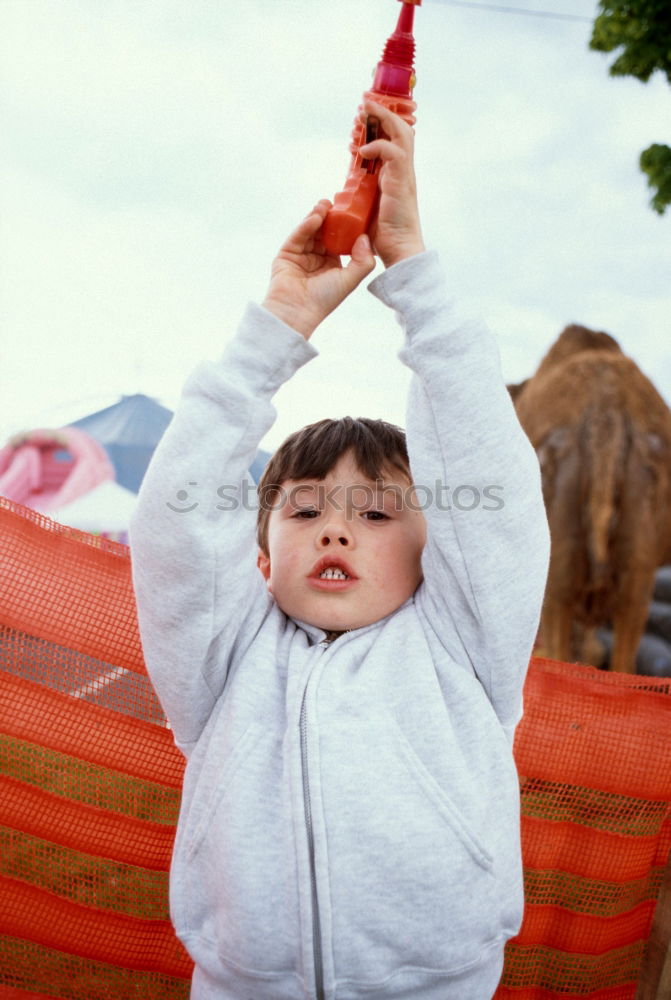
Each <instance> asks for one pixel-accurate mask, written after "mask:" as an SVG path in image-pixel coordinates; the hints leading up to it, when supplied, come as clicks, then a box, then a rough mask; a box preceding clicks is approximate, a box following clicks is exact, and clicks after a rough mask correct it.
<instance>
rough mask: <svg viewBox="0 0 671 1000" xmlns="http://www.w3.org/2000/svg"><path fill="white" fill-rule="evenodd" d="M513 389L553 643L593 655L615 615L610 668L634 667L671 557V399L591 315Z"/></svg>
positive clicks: (548, 641) (547, 640) (567, 654)
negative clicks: (592, 645)
mask: <svg viewBox="0 0 671 1000" xmlns="http://www.w3.org/2000/svg"><path fill="white" fill-rule="evenodd" d="M510 390H511V395H512V397H513V400H514V403H515V408H516V410H517V413H518V416H519V418H520V421H521V423H522V426H523V427H524V429H525V431H526V433H527V435H528V436H529V438H530V440H531V443H532V444H533V446H534V448H535V449H536V452H537V454H538V457H539V460H540V464H541V472H542V477H543V493H544V497H545V505H546V508H547V514H548V520H549V523H550V533H551V537H552V551H551V557H550V571H549V575H548V582H547V588H546V592H545V601H544V605H543V614H542V618H541V642H542V645H543V647H544V650H545V651H546V652H547V655H548V656H550V657H552V658H555V659H560V660H565V661H568V660H574V659H576V660H582V661H583V662H589V655H588V654H587V652H586V651H587V649H588V648H589V647H588V645H587V644H588V643H589V641H590V637H591V634H592V631H593V629H594V628H595V627H596V626H599V625H606V624H610V625H611V626H612V628H613V633H614V648H613V655H612V658H611V669H612V670H620V671H625V672H629V673H634V672H635V669H636V666H635V664H636V649H637V646H638V643H639V640H640V637H641V634H642V632H643V630H644V627H645V622H646V618H647V614H648V606H649V603H650V599H651V596H652V588H653V582H654V574H655V570H656V568H657V567H658V566H660V565H662V564H663V563H665V562H670V561H671V410H670V409H669V407H668V406H667V404H666V403H665V402H664V400H663V399H662V397H661V396H660V395H659V393H658V392H657V390H656V389H655V387H654V386H653V385H652V383H651V382H650V381H649V379H647V378H646V376H645V375H643V373H642V372H641V371H640V369H639V368H638V367H637V365H636V364H635V363H634V362H633V361H632V360H631V359H630V358H628V357H627V356H626V355H625V354H624V353H623V352H622V351H621V349H620V347H619V345H618V344H617V341H615V340H614V339H613V338H612V337H611V336H609V335H608V334H607V333H598V332H596V331H594V330H589V329H587V328H586V327H583V326H569V327H567V328H566V329H565V330H564V331H563V333H562V334H560V336H559V338H558V339H557V340H556V341H555V343H554V344H553V346H552V347H551V348H550V350H549V351H548V353H547V354H546V356H545V357H544V358H543V360H542V361H541V364H540V365H539V368H538V370H537V372H536V373H535V374H534V375H533V376H532V377H531V378H529V379H527V380H526V382H523V383H521V384H520V385H519V386H511V387H510Z"/></svg>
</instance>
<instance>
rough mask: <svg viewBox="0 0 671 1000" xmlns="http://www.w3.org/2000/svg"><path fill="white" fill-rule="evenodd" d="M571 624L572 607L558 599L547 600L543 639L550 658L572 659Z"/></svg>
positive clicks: (542, 619) (542, 623) (542, 630)
mask: <svg viewBox="0 0 671 1000" xmlns="http://www.w3.org/2000/svg"><path fill="white" fill-rule="evenodd" d="M571 624H572V616H571V611H570V608H568V607H567V606H566V605H565V604H560V603H559V602H558V601H546V603H545V607H544V608H543V615H542V618H541V640H542V646H543V649H544V650H545V653H546V656H547V657H548V658H549V659H551V660H562V661H563V662H564V663H568V662H570V660H571V659H572V652H573V651H572V648H571Z"/></svg>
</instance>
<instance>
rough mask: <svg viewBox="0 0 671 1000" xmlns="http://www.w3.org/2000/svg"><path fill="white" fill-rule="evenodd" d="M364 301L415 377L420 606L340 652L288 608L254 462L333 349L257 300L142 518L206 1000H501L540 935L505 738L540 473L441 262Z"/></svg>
mask: <svg viewBox="0 0 671 1000" xmlns="http://www.w3.org/2000/svg"><path fill="white" fill-rule="evenodd" d="M369 287H370V289H371V291H372V292H373V293H374V294H375V295H376V296H377V297H378V298H379V299H380V300H381V301H382V302H384V303H385V304H387V305H389V306H390V307H392V308H393V309H394V310H395V311H396V312H397V315H398V317H399V319H400V322H401V323H402V325H403V327H404V329H405V333H406V343H405V346H404V348H403V350H402V351H401V355H400V356H401V359H402V361H403V362H404V363H405V364H406V365H408V366H409V367H410V368H411V369H412V371H413V373H414V376H413V379H412V384H411V390H410V399H409V405H408V427H407V434H408V447H409V452H410V458H411V466H412V471H413V476H414V480H415V483H416V484H418V485H421V486H423V487H425V489H424V490H423V491H421V492H420V496H421V497H422V498H423V499H424V500H425V501H426V504H427V505H426V509H425V516H426V519H427V525H428V534H427V543H426V547H425V550H424V553H423V559H422V563H423V573H424V580H423V582H422V583H421V584H420V586H419V588H418V589H417V591H416V592H415V594H414V595H413V597H411V598H410V599H409V600H408V601H406V603H405V604H404V605H402V606H401V607H400V608H398V609H397V610H396V611H395V612H393V614H390V615H389V616H388V617H386V618H384V619H382V620H381V621H377V622H375V623H374V624H372V625H368V626H366V627H364V628H360V629H355V630H353V631H350V632H347V633H345V634H343V635H342V636H340V637H339V638H337V639H336V640H335V641H333V642H330V643H329V642H326V641H325V639H326V636H325V633H324V632H323V631H322V630H321V629H319V628H317V627H314V626H312V625H309V624H305V623H301V622H297V621H294V620H292V619H290V618H287V617H286V616H285V615H284V614H283V613H282V611H280V609H279V608H278V607H277V605H276V604H275V603H274V602H273V600H272V599H271V597H270V596H269V595H268V592H267V590H266V587H265V584H264V581H263V579H262V577H261V574H260V573H259V571H258V569H257V568H256V545H255V540H254V533H255V513H254V511H253V510H252V509H250V508H251V507H252V506H253V504H252V503H251V502H250V500H251V497H252V495H253V488H252V487H251V484H250V483H249V481H248V477H247V472H246V470H247V469H248V467H249V465H250V464H251V461H252V459H253V458H254V454H255V451H256V448H257V445H258V443H259V441H260V440H261V438H262V437H263V435H264V434H265V433H266V431H267V430H268V428H269V427H270V426H271V424H272V422H273V419H274V415H275V411H274V409H273V407H272V405H271V402H270V400H271V397H272V395H273V394H274V392H275V391H276V390H277V389H278V388H279V387H280V386H281V385H282V383H283V382H284V381H285V380H286V379H288V378H289V377H290V376H291V375H292V374H293V372H294V371H296V370H297V369H298V368H299V367H300V366H301V365H303V364H304V363H306V362H307V361H309V360H310V359H311V358H312V357H313V356H314V355H315V353H316V352H315V350H314V348H313V347H312V345H311V344H309V343H307V342H306V341H305V340H304V339H303V338H302V337H301V336H299V335H298V334H297V333H296V332H295V331H293V330H291V329H289V328H288V327H286V326H285V325H284V324H282V323H281V322H280V321H279V320H277V319H276V318H275V317H273V316H272V315H270V314H269V313H268V312H266V311H265V310H263V309H262V308H260V307H258V306H255V305H250V306H249V307H248V310H247V312H246V314H245V316H244V318H243V320H242V323H241V325H240V328H239V330H238V333H237V335H236V337H235V338H234V339H233V340H232V341H231V343H230V344H229V345H228V347H227V348H226V351H225V353H224V356H223V359H222V360H221V361H220V362H219V363H217V364H203V365H201V366H200V367H199V368H198V369H197V370H196V372H195V373H194V374H193V375H192V377H191V378H190V379H189V381H188V382H187V383H186V386H185V390H184V395H183V399H182V401H181V403H180V406H179V408H178V410H177V413H176V414H175V417H174V419H173V422H172V424H171V425H170V427H169V429H168V431H167V432H166V434H165V436H164V438H163V440H162V442H161V444H160V446H159V448H158V449H157V451H156V454H155V456H154V459H153V461H152V464H151V467H150V469H149V470H148V472H147V475H146V478H145V481H144V484H143V487H142V491H141V494H140V499H139V503H138V507H137V511H136V514H135V516H134V519H133V523H132V526H131V544H132V553H133V574H134V584H135V590H136V595H137V604H138V614H139V621H140V630H141V635H142V642H143V647H144V652H145V657H146V662H147V667H148V669H149V672H150V674H151V677H152V680H153V682H154V684H155V686H156V689H157V691H158V694H159V696H160V698H161V701H162V704H163V706H164V709H165V711H166V713H167V715H168V718H169V720H170V723H171V726H172V729H173V732H174V737H175V740H176V742H177V744H178V745H179V746H180V747H181V749H182V750H183V752H184V754H185V755H186V757H187V758H188V763H187V768H186V774H185V782H184V793H183V801H182V809H181V814H180V820H179V826H178V831H177V837H176V842H175V850H174V856H173V863H172V872H171V912H172V918H173V921H174V924H175V928H176V931H177V934H178V935H179V937H180V938H181V940H182V941H183V942H184V944H185V946H186V948H187V949H188V950H189V952H190V954H191V955H192V957H193V958H194V960H195V962H196V972H195V974H194V981H193V988H192V998H194V1000H308V998H309V1000H364V998H365V1000H382V998H385V1000H386V998H399V1000H400V998H403V1000H406V998H413V1000H486V998H489V997H491V995H492V993H493V992H494V990H495V988H496V985H497V982H498V979H499V976H500V973H501V967H502V955H503V946H504V944H505V941H506V940H507V939H508V938H509V937H511V936H512V935H513V934H515V933H516V932H517V930H518V928H519V925H520V921H521V915H522V908H523V892H522V875H521V860H520V844H519V796H518V780H517V775H516V771H515V767H514V762H513V757H512V752H511V741H512V734H513V731H514V728H515V725H516V723H517V722H518V720H519V718H520V716H521V712H522V684H523V680H524V675H525V670H526V667H527V663H528V659H529V655H530V652H531V648H532V644H533V640H534V637H535V632H536V627H537V624H538V618H539V613H540V606H541V601H542V596H543V589H544V583H545V575H546V570H547V560H548V550H549V541H548V533H547V523H546V519H545V513H544V508H543V502H542V497H541V488H540V476H539V469H538V463H537V461H536V457H535V454H534V452H533V450H532V448H531V446H530V444H529V442H528V440H527V438H526V437H525V435H524V434H523V432H522V430H521V428H520V426H519V424H518V421H517V418H516V416H515V412H514V409H513V407H512V404H511V402H510V399H509V397H508V393H507V391H506V388H505V385H504V383H503V379H502V377H501V372H500V364H499V358H498V352H497V349H496V346H495V344H494V341H493V339H492V338H491V336H490V335H489V333H488V332H487V331H486V329H484V328H483V327H482V326H481V325H480V324H479V323H473V322H471V323H468V324H464V323H459V322H458V321H457V319H456V316H455V312H454V310H453V307H452V305H451V303H450V301H449V299H448V295H447V292H446V289H445V284H444V279H443V276H442V272H441V269H440V266H439V264H438V261H437V258H436V256H435V255H434V254H432V253H426V254H420V255H418V256H416V257H413V258H411V259H410V260H407V261H403V262H401V263H399V264H396V265H395V266H394V267H392V268H390V269H389V270H387V271H385V272H384V273H383V274H381V275H380V276H379V277H378V278H376V279H375V281H373V282H372V284H371V285H370V286H369ZM232 484H239V489H238V490H236V491H232V490H231V487H232ZM460 486H461V487H464V488H463V489H462V490H461V491H460V492H458V493H457V492H456V490H457V487H460ZM234 494H235V495H234ZM430 494H431V496H430ZM236 496H237V501H238V502H236V499H235V498H236ZM450 498H452V502H450ZM476 498H477V499H476ZM431 499H432V500H433V502H429V501H430V500H431ZM241 500H242V501H243V502H239V501H241ZM448 508H451V509H448Z"/></svg>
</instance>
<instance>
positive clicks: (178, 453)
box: [130, 305, 317, 753]
mask: <svg viewBox="0 0 671 1000" xmlns="http://www.w3.org/2000/svg"><path fill="white" fill-rule="evenodd" d="M316 353H317V352H316V351H315V349H314V348H313V347H312V346H311V345H310V344H308V343H307V342H306V341H305V340H304V338H303V337H301V336H300V335H299V334H298V333H296V332H295V331H294V330H292V329H290V328H289V327H288V326H286V325H285V324H284V323H282V322H281V321H280V320H278V319H276V318H275V317H274V316H272V315H271V314H270V313H269V312H267V311H266V310H265V309H263V308H262V307H260V306H256V305H250V306H249V307H248V309H247V311H246V313H245V315H244V317H243V320H242V322H241V324H240V327H239V329H238V331H237V334H236V336H235V337H234V338H233V340H232V341H231V342H230V344H229V345H228V347H227V348H226V351H225V353H224V355H223V357H222V359H221V360H220V361H219V362H218V363H204V364H201V365H200V366H199V367H198V368H197V369H196V371H195V372H194V373H193V374H192V375H191V377H190V378H189V379H188V381H187V382H186V384H185V387H184V391H183V395H182V398H181V401H180V404H179V406H178V408H177V411H176V413H175V415H174V417H173V420H172V422H171V424H170V426H169V427H168V429H167V431H166V433H165V435H164V436H163V438H162V440H161V442H160V444H159V446H158V448H157V449H156V452H155V453H154V456H153V458H152V461H151V463H150V466H149V468H148V470H147V473H146V476H145V478H144V481H143V483H142V488H141V490H140V494H139V498H138V504H137V508H136V510H135V512H134V515H133V518H132V522H131V526H130V541H131V553H132V565H133V584H134V588H135V595H136V601H137V610H138V620H139V625H140V634H141V638H142V646H143V651H144V656H145V660H146V663H147V669H148V671H149V674H150V676H151V679H152V682H153V683H154V686H155V688H156V691H157V693H158V696H159V698H160V700H161V703H162V705H163V708H164V710H165V712H166V715H167V716H168V719H169V721H170V724H171V726H172V728H173V731H174V735H175V740H176V742H177V744H178V745H179V746H180V747H181V748H182V750H184V752H185V753H188V750H189V748H190V746H191V745H192V744H193V743H194V742H195V741H196V740H197V739H198V736H199V735H200V733H201V732H202V729H203V727H204V725H205V723H206V722H207V719H208V718H209V715H210V713H211V711H212V708H213V707H214V704H215V702H216V700H217V698H218V697H219V696H220V694H221V692H222V691H223V688H224V685H225V682H226V677H227V673H228V669H229V666H230V663H231V660H232V659H233V658H234V657H235V655H237V652H239V650H240V649H244V647H245V644H246V643H247V642H248V641H249V640H250V639H251V637H252V636H253V635H254V634H255V632H256V631H257V629H258V627H259V626H260V624H261V622H262V620H263V618H264V617H265V616H266V615H267V613H268V610H269V608H270V605H271V599H270V597H269V596H268V593H267V590H266V587H265V583H264V581H263V578H262V577H261V574H260V572H259V570H258V569H257V566H256V554H257V547H256V540H255V532H256V488H255V486H254V483H253V482H252V480H251V478H250V476H249V475H248V471H247V470H248V469H249V466H250V465H251V463H252V461H253V460H254V456H255V454H256V451H257V447H258V444H259V441H260V440H261V438H262V437H263V436H264V434H265V433H266V432H267V431H268V429H269V428H270V427H271V426H272V424H273V421H274V419H275V409H274V407H273V406H272V403H271V398H272V396H273V395H274V393H275V392H276V391H277V389H278V388H279V387H280V386H281V385H282V384H283V382H285V381H286V380H287V379H288V378H289V377H290V376H291V375H292V374H293V373H294V372H295V371H296V370H297V369H298V368H299V367H301V365H303V364H305V363H306V362H307V361H309V360H310V359H311V358H312V357H314V356H315V355H316Z"/></svg>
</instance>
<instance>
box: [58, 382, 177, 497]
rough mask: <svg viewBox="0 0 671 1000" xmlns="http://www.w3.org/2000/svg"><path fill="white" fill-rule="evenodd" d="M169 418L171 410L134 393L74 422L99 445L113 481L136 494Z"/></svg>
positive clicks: (147, 397) (140, 394) (73, 425)
mask: <svg viewBox="0 0 671 1000" xmlns="http://www.w3.org/2000/svg"><path fill="white" fill-rule="evenodd" d="M171 419H172V410H168V409H167V408H166V407H165V406H161V404H160V403H157V402H156V400H155V399H151V398H150V397H149V396H144V395H143V394H142V393H136V394H135V395H134V396H122V397H121V399H120V400H119V402H118V403H114V405H113V406H108V407H106V408H105V409H104V410H97V411H96V412H95V413H90V414H89V415H88V416H87V417H82V418H81V420H75V421H73V423H72V425H71V426H72V427H80V428H81V429H82V430H84V431H86V433H87V434H90V435H91V437H92V438H95V440H96V441H99V442H100V444H102V445H103V447H104V448H105V450H106V452H107V454H108V455H109V457H110V459H111V461H112V464H113V465H114V469H115V472H116V481H117V482H118V483H120V484H121V485H122V486H125V487H126V489H127V490H132V491H133V493H137V492H138V490H139V489H140V483H141V482H142V478H143V476H144V474H145V471H146V469H147V466H148V465H149V460H150V458H151V456H152V455H153V454H154V449H155V448H156V445H157V444H158V442H159V441H160V440H161V438H162V436H163V432H164V431H165V429H166V427H167V426H168V424H169V423H170V421H171Z"/></svg>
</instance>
